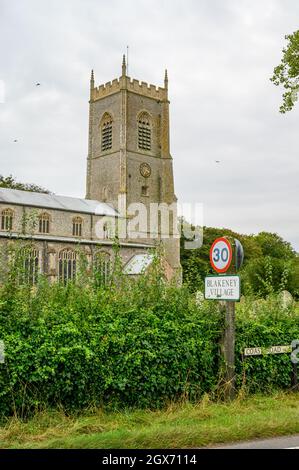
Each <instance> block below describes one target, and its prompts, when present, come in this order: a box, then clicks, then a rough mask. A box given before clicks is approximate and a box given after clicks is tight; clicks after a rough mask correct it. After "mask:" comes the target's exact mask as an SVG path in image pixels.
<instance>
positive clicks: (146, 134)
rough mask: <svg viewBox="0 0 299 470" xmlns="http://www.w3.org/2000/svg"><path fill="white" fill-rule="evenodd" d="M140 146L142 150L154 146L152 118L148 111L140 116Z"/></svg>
mask: <svg viewBox="0 0 299 470" xmlns="http://www.w3.org/2000/svg"><path fill="white" fill-rule="evenodd" d="M138 148H139V149H141V150H151V148H152V128H151V119H150V116H149V114H148V113H146V112H143V113H141V114H139V116H138Z"/></svg>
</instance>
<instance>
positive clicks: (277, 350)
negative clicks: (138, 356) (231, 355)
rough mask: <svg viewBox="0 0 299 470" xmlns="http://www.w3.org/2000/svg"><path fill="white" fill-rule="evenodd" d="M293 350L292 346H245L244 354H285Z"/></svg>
mask: <svg viewBox="0 0 299 470" xmlns="http://www.w3.org/2000/svg"><path fill="white" fill-rule="evenodd" d="M290 352H292V346H290V345H288V346H271V347H270V348H263V347H262V348H245V349H244V356H262V355H264V354H283V353H290Z"/></svg>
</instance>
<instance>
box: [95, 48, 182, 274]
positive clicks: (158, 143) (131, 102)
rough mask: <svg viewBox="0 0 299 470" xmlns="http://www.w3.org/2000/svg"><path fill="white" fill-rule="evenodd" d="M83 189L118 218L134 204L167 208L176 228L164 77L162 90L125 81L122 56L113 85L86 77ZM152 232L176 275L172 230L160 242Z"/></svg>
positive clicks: (177, 263)
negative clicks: (86, 144)
mask: <svg viewBox="0 0 299 470" xmlns="http://www.w3.org/2000/svg"><path fill="white" fill-rule="evenodd" d="M86 186H87V188H86V198H87V199H95V200H99V201H103V202H107V203H109V204H112V205H113V206H114V207H115V209H117V210H119V211H120V212H121V213H122V214H126V213H127V209H128V207H129V206H130V205H131V204H134V203H139V202H142V203H143V204H144V205H145V207H146V208H147V209H148V212H149V208H150V205H151V204H152V203H157V204H161V203H164V204H167V205H172V207H175V212H174V215H173V217H174V220H173V221H172V223H171V225H172V226H176V196H175V193H174V181H173V168H172V157H171V155H170V147H169V100H168V76H167V71H165V77H164V87H163V88H162V87H158V88H157V87H156V86H154V85H149V84H147V83H145V82H141V83H140V82H139V81H138V80H135V79H131V78H130V77H128V76H127V67H126V59H125V56H123V62H122V74H121V77H120V78H118V79H115V80H112V81H111V82H108V83H106V84H104V85H100V86H98V87H95V82H94V73H93V71H92V73H91V79H90V101H89V139H88V157H87V181H86ZM158 232H159V237H158V238H159V239H161V241H162V243H163V245H164V249H165V257H166V260H167V262H168V264H169V265H170V266H171V268H172V269H173V271H174V272H177V273H178V274H179V273H180V259H179V256H180V255H179V238H178V235H177V233H175V232H176V229H173V230H172V229H171V230H170V232H171V233H170V236H169V237H164V236H163V234H162V229H161V225H160V224H159V228H158ZM156 242H157V241H156V240H155V243H156Z"/></svg>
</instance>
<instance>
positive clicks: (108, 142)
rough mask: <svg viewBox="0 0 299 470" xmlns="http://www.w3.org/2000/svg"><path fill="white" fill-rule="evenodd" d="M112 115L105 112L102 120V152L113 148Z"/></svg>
mask: <svg viewBox="0 0 299 470" xmlns="http://www.w3.org/2000/svg"><path fill="white" fill-rule="evenodd" d="M112 122H113V121H112V117H111V116H110V114H108V113H105V114H104V116H103V118H102V121H101V138H102V142H101V149H102V152H106V151H107V150H110V149H112Z"/></svg>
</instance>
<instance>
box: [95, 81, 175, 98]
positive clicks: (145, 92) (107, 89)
mask: <svg viewBox="0 0 299 470" xmlns="http://www.w3.org/2000/svg"><path fill="white" fill-rule="evenodd" d="M124 89H126V90H128V91H131V92H133V93H137V94H138V95H142V96H147V97H148V98H154V99H155V100H160V101H164V100H167V88H162V87H156V86H155V85H152V84H148V83H146V82H140V81H139V80H136V79H135V78H134V79H131V78H130V77H126V76H122V77H120V78H116V79H115V80H112V81H111V82H107V83H105V84H103V85H100V86H98V87H94V88H92V89H91V101H97V100H100V99H102V98H105V97H106V96H109V95H112V94H113V93H118V92H120V91H121V90H124Z"/></svg>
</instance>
